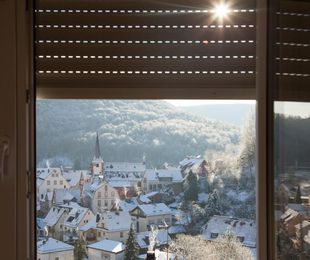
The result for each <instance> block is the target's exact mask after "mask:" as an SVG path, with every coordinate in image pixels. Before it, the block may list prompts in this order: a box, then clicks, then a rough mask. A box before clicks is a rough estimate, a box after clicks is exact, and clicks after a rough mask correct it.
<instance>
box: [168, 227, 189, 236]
mask: <svg viewBox="0 0 310 260" xmlns="http://www.w3.org/2000/svg"><path fill="white" fill-rule="evenodd" d="M168 233H169V234H180V233H186V230H185V228H184V226H183V225H176V226H171V227H169V228H168Z"/></svg>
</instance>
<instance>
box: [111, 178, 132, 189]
mask: <svg viewBox="0 0 310 260" xmlns="http://www.w3.org/2000/svg"><path fill="white" fill-rule="evenodd" d="M108 182H109V184H110V186H112V187H113V188H119V187H121V188H123V187H126V188H129V187H132V184H131V183H130V181H124V179H120V180H119V179H114V178H112V179H109V180H108Z"/></svg>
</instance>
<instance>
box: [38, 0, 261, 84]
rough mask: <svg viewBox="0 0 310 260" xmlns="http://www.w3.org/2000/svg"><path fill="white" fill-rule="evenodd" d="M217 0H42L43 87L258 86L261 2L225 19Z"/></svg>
mask: <svg viewBox="0 0 310 260" xmlns="http://www.w3.org/2000/svg"><path fill="white" fill-rule="evenodd" d="M214 8H215V7H214V1H198V0H195V1H185V0H182V1H177V0H167V1H145V0H143V1H142V0H141V1H131V0H127V1H124V0H123V1H118V0H114V1H112V0H110V1H103V0H88V1H86V0H74V1H73V0H66V1H63V0H39V1H37V6H36V13H35V17H36V19H35V20H36V22H35V30H36V39H35V42H36V71H37V85H38V87H39V88H44V87H45V86H48V87H49V88H53V87H54V88H60V87H64V86H68V87H70V86H77V85H78V86H79V87H85V88H87V87H88V86H89V85H92V86H96V87H109V88H110V87H113V86H114V87H137V86H138V87H139V86H143V87H147V86H148V83H149V82H152V87H154V84H155V85H156V86H155V87H158V88H161V87H162V86H168V85H173V86H176V85H177V86H179V87H190V86H193V85H198V86H201V87H206V88H207V87H214V86H217V87H225V88H227V87H230V88H237V87H240V88H252V89H253V88H254V86H255V34H256V33H255V19H256V16H255V4H254V1H246V0H242V1H237V2H235V3H234V4H233V5H231V6H230V12H229V15H228V17H227V18H226V19H224V20H220V19H218V18H216V17H215V15H214Z"/></svg>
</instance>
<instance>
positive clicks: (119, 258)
mask: <svg viewBox="0 0 310 260" xmlns="http://www.w3.org/2000/svg"><path fill="white" fill-rule="evenodd" d="M87 249H88V259H89V260H98V259H104V260H124V254H125V245H124V244H123V243H122V242H118V241H113V240H108V239H104V240H102V241H99V242H97V243H94V244H90V245H88V246H87Z"/></svg>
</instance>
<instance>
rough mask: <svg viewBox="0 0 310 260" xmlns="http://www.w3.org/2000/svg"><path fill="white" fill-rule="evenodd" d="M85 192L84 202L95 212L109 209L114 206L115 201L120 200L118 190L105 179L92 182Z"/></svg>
mask: <svg viewBox="0 0 310 260" xmlns="http://www.w3.org/2000/svg"><path fill="white" fill-rule="evenodd" d="M85 193H86V198H85V203H86V204H89V206H90V208H91V209H92V211H93V212H94V213H95V214H96V213H98V212H99V213H101V212H104V211H106V210H111V209H112V208H114V207H115V206H116V202H117V201H118V200H120V197H119V194H118V191H117V190H116V189H115V188H113V187H112V186H111V185H109V183H108V182H106V181H96V182H94V183H93V184H92V185H91V186H90V189H89V190H88V191H86V192H85ZM87 201H88V203H87Z"/></svg>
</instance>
